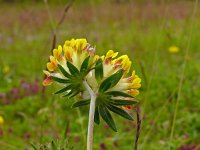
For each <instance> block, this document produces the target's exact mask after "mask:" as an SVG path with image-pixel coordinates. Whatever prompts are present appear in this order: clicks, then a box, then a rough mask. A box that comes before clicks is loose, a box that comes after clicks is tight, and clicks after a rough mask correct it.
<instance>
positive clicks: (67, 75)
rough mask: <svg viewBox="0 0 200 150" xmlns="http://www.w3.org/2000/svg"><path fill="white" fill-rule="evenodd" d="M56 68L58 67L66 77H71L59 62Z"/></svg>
mask: <svg viewBox="0 0 200 150" xmlns="http://www.w3.org/2000/svg"><path fill="white" fill-rule="evenodd" d="M58 68H59V69H60V71H61V72H62V74H63V75H64V76H65V77H67V78H71V77H72V76H71V75H70V74H69V73H68V72H67V71H66V70H65V69H64V68H63V67H62V66H61V65H60V64H58Z"/></svg>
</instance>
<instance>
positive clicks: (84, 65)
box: [80, 56, 90, 72]
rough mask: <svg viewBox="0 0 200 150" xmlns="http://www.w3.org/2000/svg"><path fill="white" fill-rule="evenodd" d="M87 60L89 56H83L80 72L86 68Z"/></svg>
mask: <svg viewBox="0 0 200 150" xmlns="http://www.w3.org/2000/svg"><path fill="white" fill-rule="evenodd" d="M89 60H90V56H88V57H86V58H85V60H84V61H83V63H82V65H81V69H80V72H84V71H86V70H87V68H88V62H89Z"/></svg>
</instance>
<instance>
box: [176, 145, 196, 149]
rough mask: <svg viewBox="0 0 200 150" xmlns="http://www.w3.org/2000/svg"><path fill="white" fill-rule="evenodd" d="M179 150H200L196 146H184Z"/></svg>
mask: <svg viewBox="0 0 200 150" xmlns="http://www.w3.org/2000/svg"><path fill="white" fill-rule="evenodd" d="M179 150H199V149H197V146H196V145H195V144H191V145H183V146H181V147H180V148H179Z"/></svg>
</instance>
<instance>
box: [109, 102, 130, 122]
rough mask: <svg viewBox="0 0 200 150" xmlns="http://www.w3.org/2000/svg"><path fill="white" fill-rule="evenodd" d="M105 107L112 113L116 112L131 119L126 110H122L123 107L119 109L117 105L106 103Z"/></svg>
mask: <svg viewBox="0 0 200 150" xmlns="http://www.w3.org/2000/svg"><path fill="white" fill-rule="evenodd" d="M107 108H108V109H109V110H110V111H112V112H114V113H116V114H118V115H120V116H122V117H124V118H126V119H129V120H133V118H132V117H131V116H130V115H129V114H128V113H127V112H126V111H124V110H123V109H121V108H119V107H115V106H113V105H107Z"/></svg>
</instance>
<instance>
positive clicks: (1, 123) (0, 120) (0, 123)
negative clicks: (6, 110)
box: [0, 116, 4, 126]
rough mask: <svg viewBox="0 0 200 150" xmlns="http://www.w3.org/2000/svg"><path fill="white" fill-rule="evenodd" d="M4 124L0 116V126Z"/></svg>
mask: <svg viewBox="0 0 200 150" xmlns="http://www.w3.org/2000/svg"><path fill="white" fill-rule="evenodd" d="M3 124H4V119H3V117H2V116H0V126H2V125H3Z"/></svg>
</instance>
